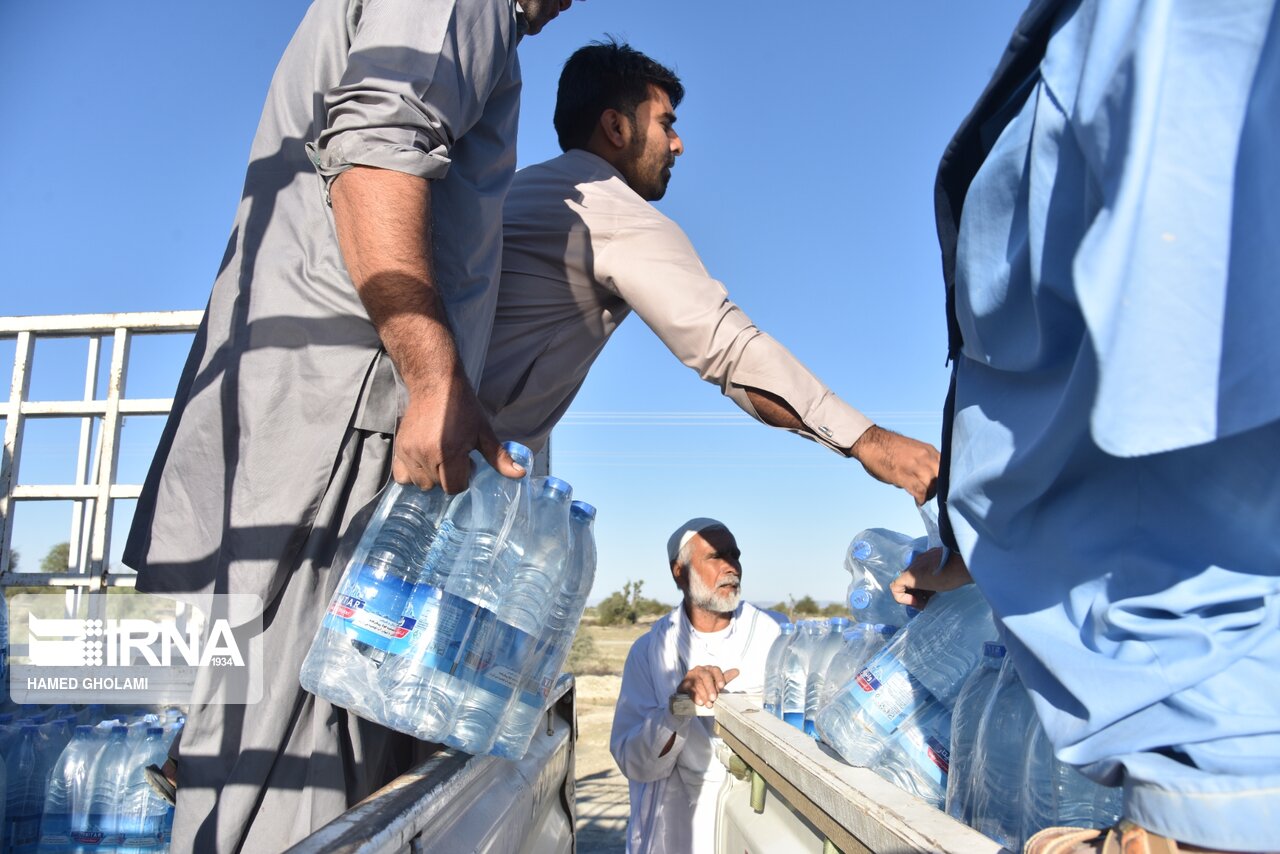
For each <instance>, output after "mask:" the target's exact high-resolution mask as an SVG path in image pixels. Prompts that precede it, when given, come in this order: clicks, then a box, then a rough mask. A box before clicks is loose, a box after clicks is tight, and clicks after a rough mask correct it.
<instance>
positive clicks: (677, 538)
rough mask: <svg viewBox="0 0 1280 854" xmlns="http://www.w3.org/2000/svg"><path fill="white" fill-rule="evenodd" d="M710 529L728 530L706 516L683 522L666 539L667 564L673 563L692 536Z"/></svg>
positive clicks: (723, 525)
mask: <svg viewBox="0 0 1280 854" xmlns="http://www.w3.org/2000/svg"><path fill="white" fill-rule="evenodd" d="M711 528H724V529H725V530H726V531H727V530H729V526H728V525H726V524H725V523H724V522H721V521H719V520H718V519H709V518H707V517H706V516H697V517H694V518H693V519H690V520H689V521H688V522H685V523H684V524H683V525H681V526H680V527H679V528H676V529H675V531H674V532H673V533H672V534H671V536H670V537H668V538H667V562H668V563H675V562H676V557H677V556H678V555H679V554H680V550H681V549H682V548H684V544H685V543H687V542H689V538H690V537H692V536H693V535H694V534H700V533H702V532H703V531H706V530H709V529H711Z"/></svg>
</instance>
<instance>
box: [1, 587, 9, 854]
mask: <svg viewBox="0 0 1280 854" xmlns="http://www.w3.org/2000/svg"><path fill="white" fill-rule="evenodd" d="M0 607H3V606H2V605H0ZM8 809H9V776H8V772H7V771H6V770H5V762H4V760H3V759H0V848H3V847H4V846H3V842H4V839H5V833H6V831H7V829H8V825H7V824H5V817H6V815H7V814H8Z"/></svg>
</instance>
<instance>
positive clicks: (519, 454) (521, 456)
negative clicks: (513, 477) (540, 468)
mask: <svg viewBox="0 0 1280 854" xmlns="http://www.w3.org/2000/svg"><path fill="white" fill-rule="evenodd" d="M502 449H503V450H504V451H506V452H507V453H508V454H510V455H511V459H513V460H515V461H516V464H517V465H519V466H521V467H523V468H526V469H527V468H529V466H531V465H533V451H531V450H529V449H528V448H526V447H525V446H524V445H521V444H520V443H519V442H503V443H502Z"/></svg>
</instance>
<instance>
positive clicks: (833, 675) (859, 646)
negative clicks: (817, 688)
mask: <svg viewBox="0 0 1280 854" xmlns="http://www.w3.org/2000/svg"><path fill="white" fill-rule="evenodd" d="M897 630H898V627H897V626H887V625H885V624H884V623H854V624H853V625H852V626H851V627H849V628H847V629H845V630H844V638H843V643H842V644H841V646H840V649H839V650H837V651H836V654H835V655H834V656H833V657H832V658H831V663H830V664H828V665H827V676H826V679H824V680H823V682H822V691H821V692H819V696H818V712H821V711H822V709H823V708H824V707H825V706H826V705H827V704H828V703H830V702H831V698H832V697H834V696H835V695H836V693H837V692H838V691H839V690H840V689H842V688H844V687H845V686H847V685H848V684H849V682H850V681H852V679H853V678H854V677H855V676H857V675H858V671H859V670H861V669H862V666H863V665H864V664H866V663H867V662H868V661H870V660H871V656H873V655H875V654H876V653H877V652H879V651H880V650H881V649H883V648H884V645H885V644H886V643H888V642H889V638H891V637H893V633H894V632H896V631H897ZM814 725H815V726H816V725H817V714H815V715H814Z"/></svg>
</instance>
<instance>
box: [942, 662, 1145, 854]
mask: <svg viewBox="0 0 1280 854" xmlns="http://www.w3.org/2000/svg"><path fill="white" fill-rule="evenodd" d="M951 739H952V743H953V744H957V743H959V744H960V745H961V746H962V750H963V752H962V753H960V754H956V753H954V752H953V764H952V772H953V773H952V779H953V781H954V782H953V784H952V785H951V787H949V788H948V791H947V812H948V813H949V814H951V815H952V816H954V817H956V818H958V819H960V820H962V821H965V822H966V823H968V824H969V825H970V826H971V827H974V828H975V829H977V830H979V831H981V832H982V833H984V834H986V835H987V836H989V837H991V838H992V839H994V840H996V841H997V842H999V843H1000V844H1002V845H1004V846H1005V847H1006V848H1009V849H1011V850H1014V851H1018V850H1021V848H1022V845H1023V843H1024V842H1025V841H1026V840H1027V838H1029V837H1030V836H1031V835H1032V834H1034V833H1036V832H1037V831H1039V830H1042V829H1044V828H1046V827H1052V826H1074V827H1106V826H1109V825H1111V824H1114V823H1115V822H1116V820H1117V819H1118V818H1119V813H1120V790H1119V789H1116V788H1108V787H1104V786H1100V785H1098V784H1097V783H1095V782H1093V781H1092V780H1089V779H1088V778H1086V777H1085V776H1083V775H1082V774H1080V772H1078V771H1076V770H1075V769H1074V768H1072V767H1071V766H1069V765H1067V764H1066V763H1063V762H1061V761H1060V760H1058V759H1057V758H1056V757H1055V756H1054V754H1053V748H1052V746H1051V745H1050V744H1049V742H1048V739H1047V738H1046V737H1045V733H1044V728H1043V726H1041V724H1040V719H1039V718H1038V717H1037V716H1036V713H1035V709H1034V708H1033V707H1032V705H1031V698H1030V696H1029V695H1028V694H1027V692H1026V689H1025V688H1023V686H1022V681H1021V680H1020V679H1019V677H1018V671H1017V670H1016V669H1015V668H1014V666H1013V662H1012V660H1011V659H1010V658H1008V657H1005V656H1004V655H1003V648H1002V647H998V646H996V645H994V644H988V645H987V649H986V650H985V652H984V657H983V662H982V664H981V665H980V666H979V668H978V670H976V671H975V672H974V674H973V675H972V676H971V677H970V678H969V679H968V680H967V681H966V683H965V686H964V689H963V690H962V691H961V694H960V697H959V698H958V699H957V701H956V708H955V715H954V723H953V727H952V732H951ZM966 742H970V744H971V746H969V745H967V744H965V743H966Z"/></svg>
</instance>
